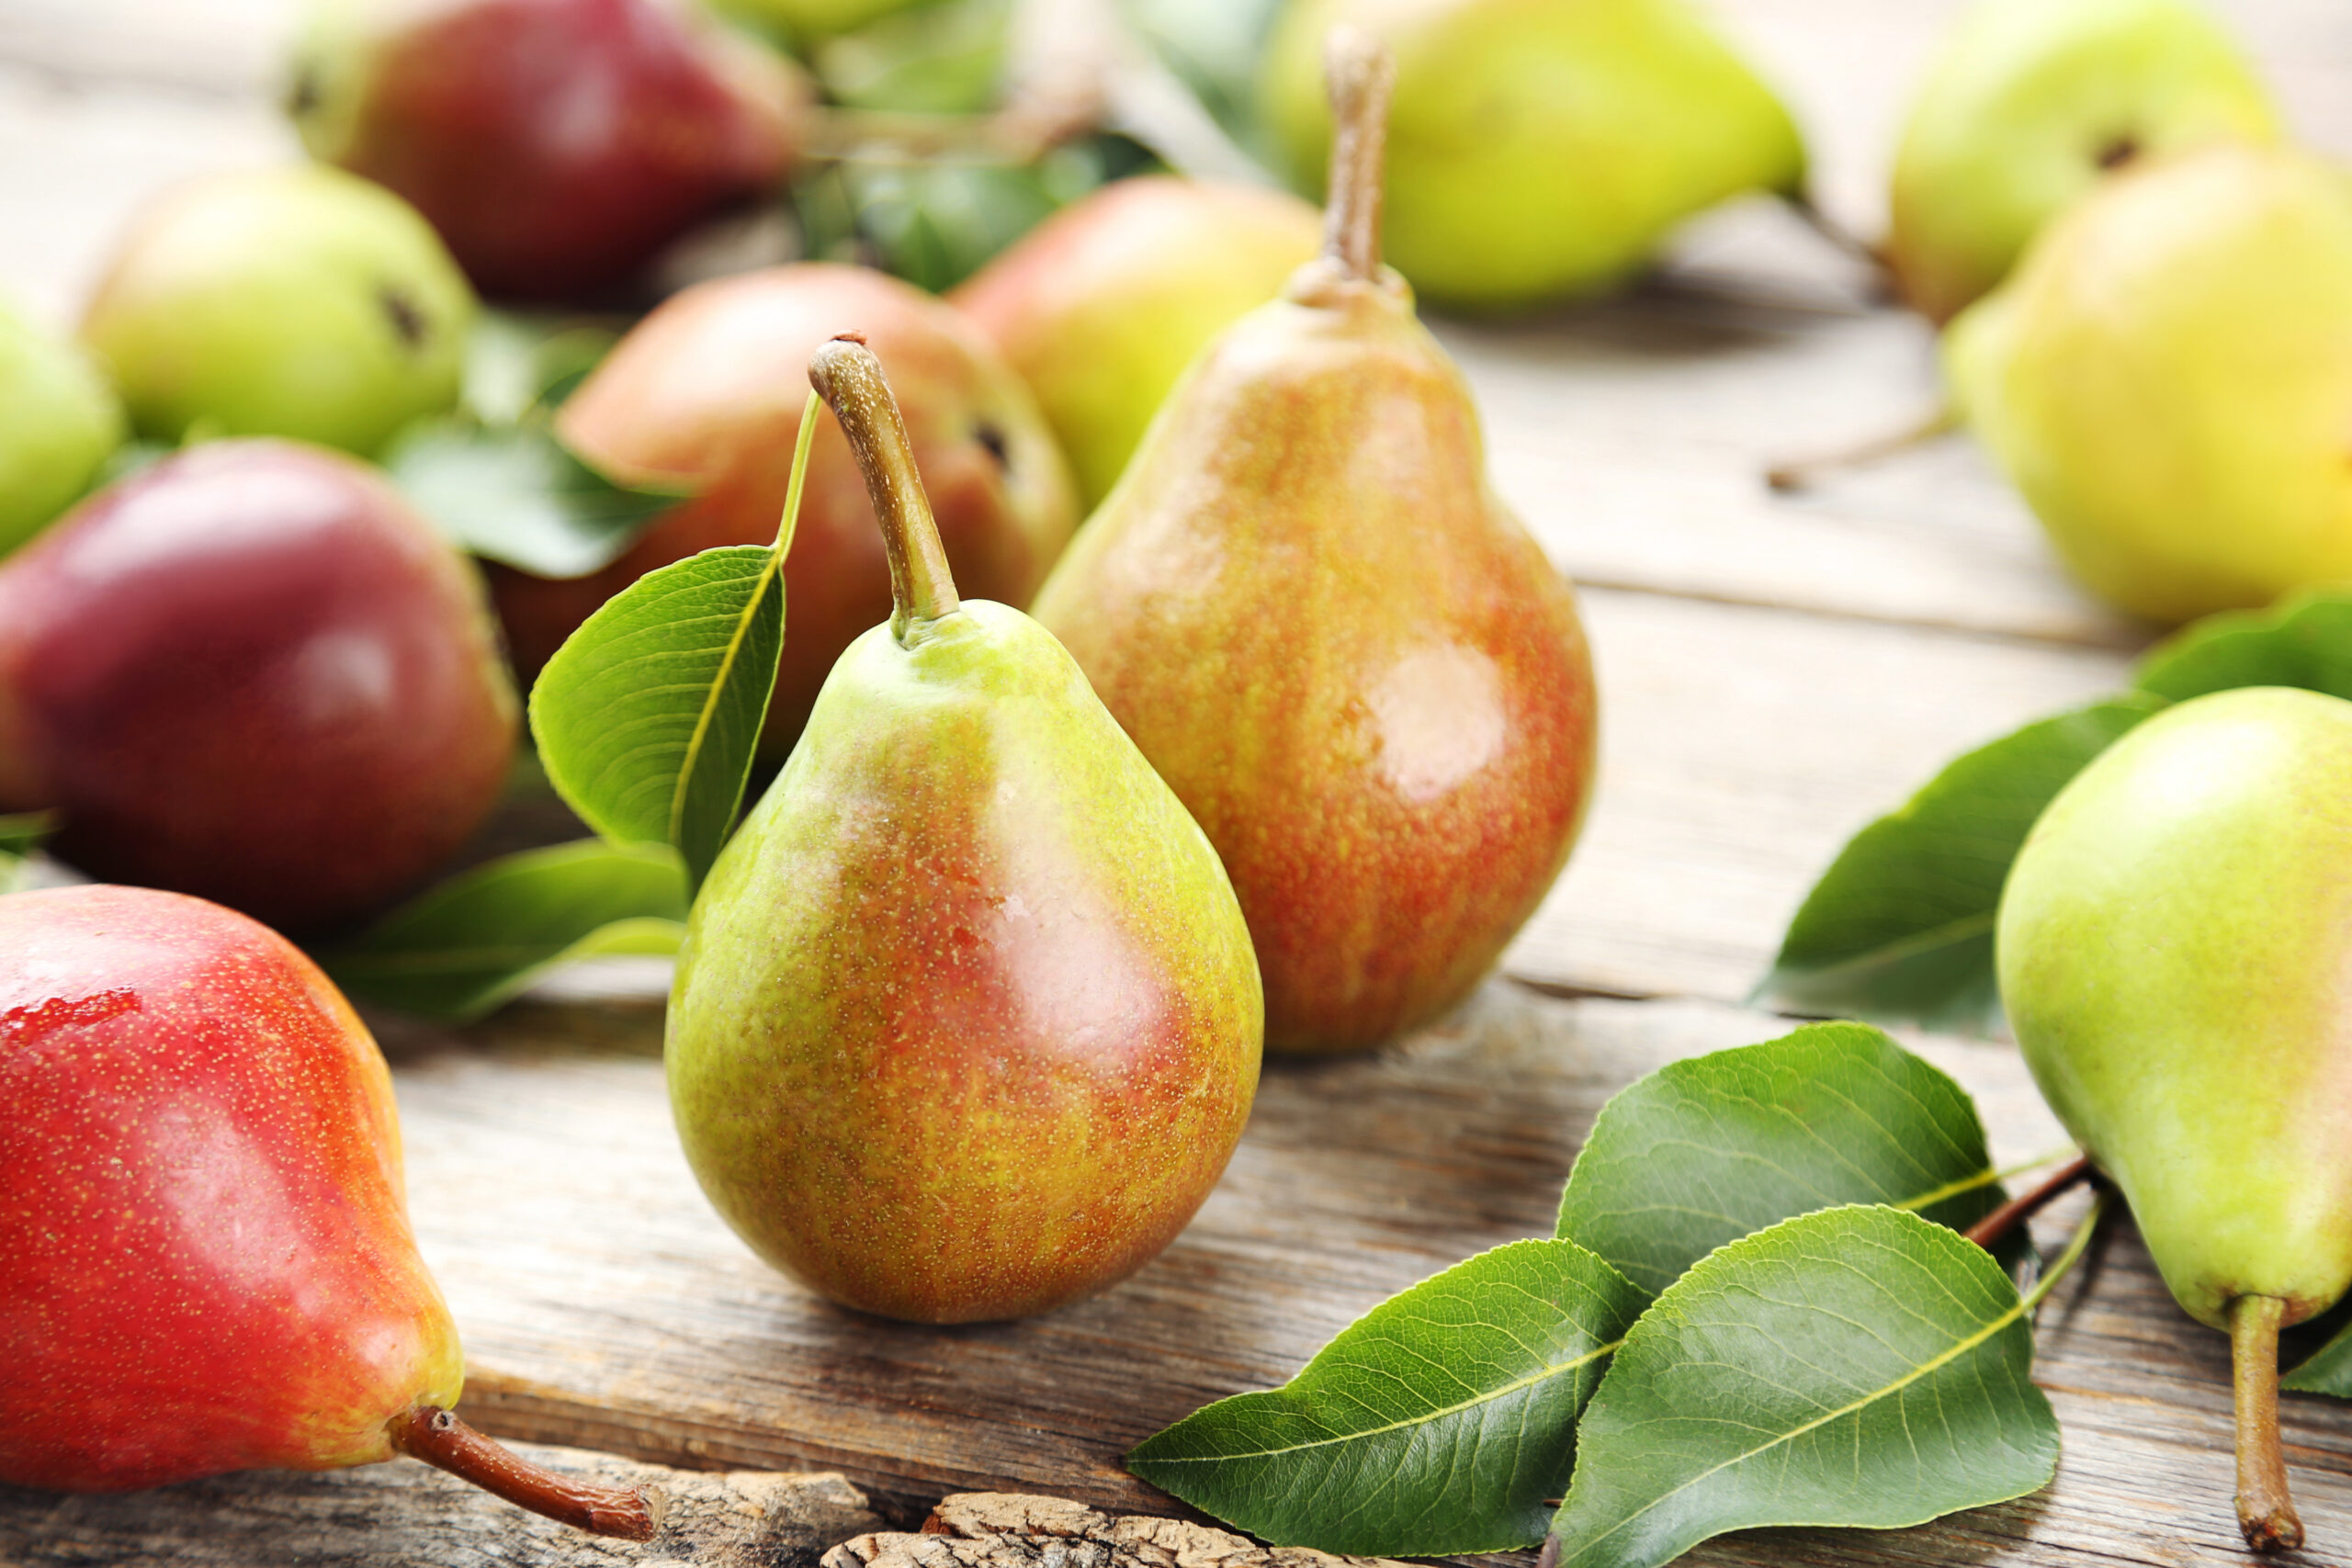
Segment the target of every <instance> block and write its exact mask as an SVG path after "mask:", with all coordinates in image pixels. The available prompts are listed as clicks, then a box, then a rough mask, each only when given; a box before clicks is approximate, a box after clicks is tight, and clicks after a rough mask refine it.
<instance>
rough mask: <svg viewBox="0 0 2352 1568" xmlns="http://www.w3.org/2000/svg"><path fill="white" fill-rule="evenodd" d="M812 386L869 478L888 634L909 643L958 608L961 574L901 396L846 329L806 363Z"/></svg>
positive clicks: (902, 643)
mask: <svg viewBox="0 0 2352 1568" xmlns="http://www.w3.org/2000/svg"><path fill="white" fill-rule="evenodd" d="M809 385H810V386H811V387H814V388H815V389H817V395H818V396H819V397H820V398H822V399H824V400H825V402H826V405H827V406H828V407H830V408H831V410H832V411H833V417H834V418H835V419H838V420H840V421H841V422H842V433H843V434H846V435H847V436H848V437H849V446H850V450H851V451H852V452H854V453H855V454H856V455H857V466H858V468H859V469H860V470H862V471H863V472H864V473H865V493H866V494H867V495H869V496H871V497H872V498H873V500H874V515H875V516H876V518H877V519H879V520H880V522H881V525H882V547H883V550H884V551H885V553H887V554H888V556H889V558H890V600H891V604H892V606H893V607H892V610H891V613H890V633H891V635H892V636H893V637H897V638H898V639H899V646H900V647H904V646H906V643H907V639H908V637H909V636H910V634H911V633H912V632H914V631H915V630H918V629H920V628H921V627H922V626H927V625H928V624H930V623H931V622H933V621H935V620H938V619H939V618H940V617H942V616H943V615H954V614H955V613H956V609H957V607H958V606H959V605H960V604H962V601H961V600H959V599H957V598H956V579H955V578H954V577H953V576H952V575H950V574H949V572H948V570H947V551H946V549H945V548H944V547H943V546H942V545H941V544H940V542H939V525H938V524H937V523H935V522H933V519H932V515H931V500H930V498H929V497H928V496H926V495H925V494H924V493H923V488H922V475H921V474H919V473H917V472H915V453H914V446H913V444H912V443H910V441H909V440H908V439H907V424H906V421H905V420H904V419H902V418H900V417H899V400H898V399H897V398H895V397H893V396H891V395H890V383H889V381H888V379H887V378H884V376H883V374H882V362H881V361H880V360H878V359H876V358H875V357H874V351H873V350H871V349H869V348H867V347H866V346H865V339H864V338H863V337H860V336H859V335H858V334H856V333H842V335H841V336H839V337H836V338H834V339H833V340H832V341H831V343H828V344H825V345H824V346H823V347H821V348H820V349H818V350H817V353H816V355H815V357H813V358H811V359H810V360H809Z"/></svg>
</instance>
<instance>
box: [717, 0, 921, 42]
mask: <svg viewBox="0 0 2352 1568" xmlns="http://www.w3.org/2000/svg"><path fill="white" fill-rule="evenodd" d="M710 3H711V6H712V9H714V10H717V11H719V12H721V13H723V14H724V15H726V16H729V17H734V18H736V19H737V20H738V21H742V22H749V23H751V24H752V25H753V26H754V27H757V28H763V29H764V30H766V31H769V32H773V33H775V34H778V35H780V36H781V37H783V38H784V39H787V40H788V41H790V42H792V43H793V44H795V45H796V46H799V47H806V46H808V45H810V44H814V43H818V42H820V41H821V40H823V39H830V38H833V37H836V36H838V35H840V34H842V33H846V32H852V31H854V30H855V29H857V28H862V27H864V26H865V25H866V24H867V23H868V22H876V21H880V20H881V19H882V18H884V17H893V16H897V15H898V14H899V13H900V12H902V11H909V10H912V9H915V8H917V7H919V6H930V5H934V4H936V3H937V0H710Z"/></svg>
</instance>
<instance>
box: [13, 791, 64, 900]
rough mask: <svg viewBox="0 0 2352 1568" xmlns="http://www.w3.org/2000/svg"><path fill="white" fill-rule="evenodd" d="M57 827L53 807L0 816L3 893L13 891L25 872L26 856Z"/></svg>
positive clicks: (38, 846) (37, 847)
mask: <svg viewBox="0 0 2352 1568" xmlns="http://www.w3.org/2000/svg"><path fill="white" fill-rule="evenodd" d="M55 831H57V814H56V813H55V812H53V811H25V812H18V813H15V814H12V815H8V816H0V893H10V892H14V891H15V890H16V887H17V882H18V881H19V880H20V879H21V878H22V877H23V875H24V872H25V860H26V857H28V856H29V855H30V854H31V853H32V852H34V851H35V850H37V849H39V848H40V846H41V841H42V840H45V839H47V838H48V837H49V836H50V835H51V833H53V832H55Z"/></svg>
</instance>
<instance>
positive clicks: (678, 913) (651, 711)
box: [319, 393, 822, 1022]
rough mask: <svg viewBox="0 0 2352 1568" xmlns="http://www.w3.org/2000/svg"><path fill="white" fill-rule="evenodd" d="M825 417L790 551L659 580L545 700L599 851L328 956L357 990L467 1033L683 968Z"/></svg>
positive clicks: (767, 656) (559, 853) (795, 470)
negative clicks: (608, 972) (484, 1023)
mask: <svg viewBox="0 0 2352 1568" xmlns="http://www.w3.org/2000/svg"><path fill="white" fill-rule="evenodd" d="M821 406H822V405H821V404H820V401H819V400H818V399H817V397H816V395H815V394H814V393H811V394H810V395H809V403H808V406H807V408H806V409H805V410H804V411H803V412H802V416H801V421H800V436H799V441H798V444H797V446H795V448H794V451H793V458H792V478H791V481H790V484H789V486H788V488H787V490H786V497H785V505H784V516H783V520H782V522H781V523H780V525H778V527H777V530H776V537H775V542H774V543H772V544H769V545H732V546H723V547H718V548H716V549H709V550H705V551H703V552H702V553H701V554H699V555H695V556H690V557H688V558H685V559H684V560H681V561H674V562H673V563H671V564H670V565H668V566H664V567H662V568H659V569H657V570H653V571H650V572H647V573H646V574H645V575H644V576H642V577H640V578H639V579H638V580H637V581H635V582H634V583H632V584H630V585H629V586H628V588H626V589H624V590H622V591H621V592H619V593H616V594H615V595H614V596H613V597H612V598H611V599H609V600H607V601H605V604H604V605H603V606H602V607H600V608H599V609H598V610H597V611H596V612H595V613H594V615H590V616H589V617H588V619H587V620H586V621H585V622H583V623H582V625H581V626H580V628H579V629H578V630H577V631H575V632H573V633H572V635H571V637H570V638H569V639H567V640H566V641H565V643H564V645H563V646H562V647H561V648H560V649H557V651H556V655H555V657H554V658H553V659H551V660H548V666H547V668H546V669H545V670H543V671H540V674H539V679H538V681H537V683H536V684H535V685H534V686H533V687H532V689H531V702H530V717H531V734H532V738H533V739H534V740H535V741H536V742H537V758H538V763H539V766H540V767H541V768H542V769H544V770H545V775H544V776H545V777H546V779H547V782H548V784H551V785H553V787H554V789H555V792H556V794H557V795H560V796H561V797H562V799H563V801H564V803H565V804H566V805H567V806H569V807H571V810H572V811H573V812H574V813H575V814H576V815H578V816H579V818H581V820H582V821H584V822H585V823H587V824H588V826H589V827H591V828H593V829H595V831H596V834H597V837H596V838H594V839H592V840H582V841H581V842H578V843H571V844H559V845H556V846H554V847H553V848H551V849H544V850H526V851H524V852H521V853H518V854H512V855H508V856H505V857H503V859H500V860H495V861H492V862H489V863H486V864H483V865H481V866H477V867H475V868H473V869H472V870H470V871H468V872H465V873H463V874H460V875H458V877H456V878H454V879H453V880H451V881H448V882H445V883H443V884H442V885H440V886H437V887H435V888H433V889H431V890H429V891H427V892H426V893H424V894H423V895H422V896H420V897H417V898H415V899H413V900H411V901H410V902H409V903H407V904H404V905H402V906H401V907H400V908H396V909H394V910H393V911H392V912H391V913H390V914H389V915H387V916H385V917H384V918H383V919H380V920H379V921H378V922H377V923H376V924H375V925H373V926H371V927H369V928H368V930H367V931H364V932H362V933H360V935H359V936H358V937H356V939H354V940H352V941H350V942H345V943H343V944H341V945H340V946H337V947H335V948H333V949H331V950H329V951H327V952H325V953H321V954H320V955H319V959H320V963H321V964H322V965H323V966H324V967H325V969H326V971H327V973H328V974H329V975H331V976H334V979H335V981H336V982H337V983H338V984H339V985H341V986H342V987H344V988H345V990H346V991H349V992H351V993H352V994H353V995H355V996H357V997H359V998H363V999H365V1000H368V1001H371V1002H376V1003H379V1004H381V1005H384V1006H388V1007H394V1008H398V1009H400V1010H402V1011H404V1012H410V1013H414V1014H417V1015H419V1016H422V1017H424V1018H429V1019H435V1020H440V1021H449V1022H458V1021H465V1020H468V1019H471V1018H475V1017H479V1016H480V1015H481V1014H482V1013H485V1012H488V1011H489V1010H492V1009H493V1008H495V1007H497V1006H498V1005H499V1004H501V1003H502V1002H504V1001H506V1000H508V999H509V998H512V997H514V996H515V995H516V994H517V993H519V992H520V991H522V990H524V989H526V987H529V986H530V985H531V984H533V983H534V982H535V981H537V979H539V978H540V977H541V976H545V975H547V974H548V973H549V972H550V971H552V970H554V969H556V968H559V967H560V966H562V965H564V964H571V963H574V962H576V961H578V960H580V959H583V958H590V957H598V956H608V955H613V954H620V953H650V954H669V953H676V952H677V950H678V946H679V943H680V942H681V941H682V940H683V939H684V934H685V919H686V912H687V908H688V907H689V906H690V905H691V904H692V902H693V899H694V895H695V890H696V889H698V888H699V887H700V886H701V885H702V879H703V877H704V876H705V875H706V874H708V872H709V870H710V865H711V863H712V861H714V860H715V859H717V858H718V851H719V848H720V846H721V845H723V844H724V843H725V842H726V840H727V836H728V834H729V832H730V831H731V830H732V829H733V828H734V825H735V819H736V817H737V815H738V813H739V812H740V811H741V807H742V804H743V795H744V790H745V788H746V786H747V784H749V782H750V779H751V774H752V762H753V761H754V759H755V756H756V753H757V750H758V745H759V738H760V728H761V726H762V724H763V722H764V721H765V719H766V717H767V707H768V699H769V696H770V694H771V693H772V692H773V691H774V689H775V676H776V667H777V663H778V661H779V660H781V658H782V657H783V653H784V559H785V556H786V553H787V552H788V551H789V550H790V549H791V547H792V535H793V530H794V528H795V526H796V525H797V523H798V520H799V516H800V498H801V493H802V490H803V488H804V485H805V483H806V480H807V477H808V469H809V445H810V443H811V442H812V441H813V440H814V438H815V435H816V432H817V425H818V412H819V411H820V408H821Z"/></svg>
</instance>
